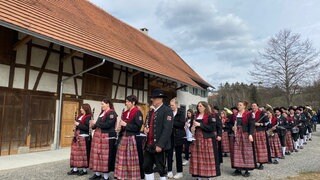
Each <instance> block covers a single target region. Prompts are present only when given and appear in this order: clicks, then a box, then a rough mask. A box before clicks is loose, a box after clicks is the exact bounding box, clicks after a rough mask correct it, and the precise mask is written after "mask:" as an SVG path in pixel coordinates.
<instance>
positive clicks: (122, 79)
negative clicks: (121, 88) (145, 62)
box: [118, 72, 126, 85]
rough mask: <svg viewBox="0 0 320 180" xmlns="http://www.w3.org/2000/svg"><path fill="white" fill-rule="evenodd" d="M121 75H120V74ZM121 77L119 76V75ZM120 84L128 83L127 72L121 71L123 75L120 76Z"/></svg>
mask: <svg viewBox="0 0 320 180" xmlns="http://www.w3.org/2000/svg"><path fill="white" fill-rule="evenodd" d="M118 76H119V75H118ZM118 78H119V77H118ZM120 84H121V85H125V84H126V73H125V72H121V77H120Z"/></svg>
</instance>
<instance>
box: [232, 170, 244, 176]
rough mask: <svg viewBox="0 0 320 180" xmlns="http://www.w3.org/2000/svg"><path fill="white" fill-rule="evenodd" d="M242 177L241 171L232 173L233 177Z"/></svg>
mask: <svg viewBox="0 0 320 180" xmlns="http://www.w3.org/2000/svg"><path fill="white" fill-rule="evenodd" d="M240 175H242V173H241V171H240V170H235V171H234V172H233V173H232V176H240Z"/></svg>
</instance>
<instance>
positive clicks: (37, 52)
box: [24, 48, 52, 68]
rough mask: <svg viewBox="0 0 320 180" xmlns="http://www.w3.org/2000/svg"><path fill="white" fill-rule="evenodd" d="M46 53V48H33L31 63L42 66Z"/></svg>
mask: <svg viewBox="0 0 320 180" xmlns="http://www.w3.org/2000/svg"><path fill="white" fill-rule="evenodd" d="M46 54H47V51H46V50H43V49H39V48H32V50H31V61H30V65H31V66H35V67H38V68H41V66H42V64H43V61H44V58H45V56H46ZM51 55H52V53H51ZM24 58H26V57H24Z"/></svg>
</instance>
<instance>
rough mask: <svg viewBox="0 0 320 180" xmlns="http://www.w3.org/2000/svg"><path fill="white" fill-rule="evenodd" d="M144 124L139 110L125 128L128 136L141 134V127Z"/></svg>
mask: <svg viewBox="0 0 320 180" xmlns="http://www.w3.org/2000/svg"><path fill="white" fill-rule="evenodd" d="M142 124H143V119H142V113H141V111H137V112H136V114H135V116H134V118H133V120H132V121H131V122H130V123H128V124H127V126H126V127H125V128H124V129H125V131H126V136H132V135H138V134H140V129H141V126H142Z"/></svg>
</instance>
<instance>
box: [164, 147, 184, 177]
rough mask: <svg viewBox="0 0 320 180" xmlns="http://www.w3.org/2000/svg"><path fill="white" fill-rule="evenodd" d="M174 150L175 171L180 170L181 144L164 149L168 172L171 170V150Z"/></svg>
mask: <svg viewBox="0 0 320 180" xmlns="http://www.w3.org/2000/svg"><path fill="white" fill-rule="evenodd" d="M174 150H175V152H176V167H177V172H178V173H180V172H182V151H183V145H180V146H175V147H172V148H171V149H169V150H167V151H166V155H167V162H168V172H170V171H172V162H173V151H174Z"/></svg>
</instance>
